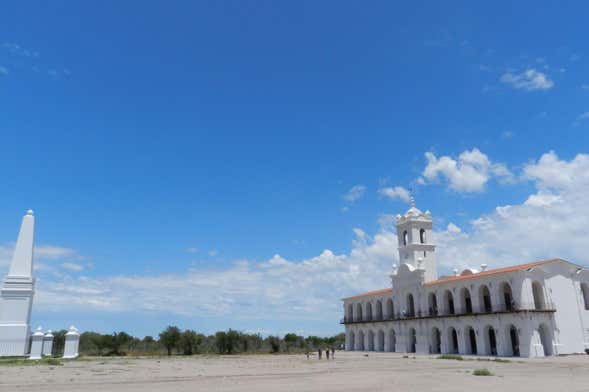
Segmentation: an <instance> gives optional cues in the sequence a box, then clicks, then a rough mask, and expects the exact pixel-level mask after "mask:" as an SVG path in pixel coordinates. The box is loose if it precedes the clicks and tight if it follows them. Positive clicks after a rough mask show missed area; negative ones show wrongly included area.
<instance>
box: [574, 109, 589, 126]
mask: <svg viewBox="0 0 589 392" xmlns="http://www.w3.org/2000/svg"><path fill="white" fill-rule="evenodd" d="M586 120H589V112H584V113H581V114H579V115H578V116H577V118H576V119H575V122H574V123H573V125H581V123H582V122H583V121H586Z"/></svg>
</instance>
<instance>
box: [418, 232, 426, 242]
mask: <svg viewBox="0 0 589 392" xmlns="http://www.w3.org/2000/svg"><path fill="white" fill-rule="evenodd" d="M425 240H426V238H425V229H420V230H419V242H421V243H422V244H425Z"/></svg>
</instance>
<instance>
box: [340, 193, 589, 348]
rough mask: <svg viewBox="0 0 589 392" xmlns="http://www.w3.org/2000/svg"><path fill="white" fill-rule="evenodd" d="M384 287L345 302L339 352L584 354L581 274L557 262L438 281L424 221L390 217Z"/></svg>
mask: <svg viewBox="0 0 589 392" xmlns="http://www.w3.org/2000/svg"><path fill="white" fill-rule="evenodd" d="M396 227H397V237H398V243H399V248H398V249H399V260H400V266H399V267H398V268H397V266H393V272H392V274H391V287H390V288H386V289H382V290H377V291H372V292H369V293H364V294H360V295H356V296H353V297H349V298H345V299H344V300H343V301H344V313H345V317H344V319H343V320H342V323H343V324H344V325H345V328H346V350H357V351H391V352H402V353H406V352H408V353H409V352H412V353H425V354H435V353H443V354H471V355H499V356H521V357H543V356H548V355H558V354H573V353H584V352H585V351H586V350H587V349H589V271H588V270H586V269H584V268H582V267H580V266H578V265H576V264H573V263H570V262H568V261H565V260H561V259H551V260H544V261H536V262H532V263H528V264H521V265H514V266H511V267H506V268H499V269H488V268H487V266H486V265H485V264H482V265H481V266H480V269H472V268H469V269H465V270H463V271H461V272H459V271H458V270H455V271H454V275H453V276H442V277H438V273H437V265H436V258H435V245H434V241H433V234H432V217H431V213H430V212H429V211H426V212H421V211H420V210H419V209H417V208H415V205H414V202H413V199H411V208H410V209H409V210H408V211H407V212H406V213H405V214H404V215H402V216H401V215H398V216H397V222H396Z"/></svg>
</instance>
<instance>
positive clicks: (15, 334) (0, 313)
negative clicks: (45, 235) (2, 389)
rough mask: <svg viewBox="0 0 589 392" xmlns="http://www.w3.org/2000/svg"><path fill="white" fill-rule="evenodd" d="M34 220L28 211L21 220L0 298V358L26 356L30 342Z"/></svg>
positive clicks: (33, 285) (33, 282) (31, 212)
mask: <svg viewBox="0 0 589 392" xmlns="http://www.w3.org/2000/svg"><path fill="white" fill-rule="evenodd" d="M34 242H35V217H34V216H33V211H32V210H29V211H27V214H26V215H25V216H24V217H23V219H22V225H21V227H20V232H19V234H18V240H17V241H16V246H15V248H14V256H13V258H12V263H11V264H10V270H9V272H8V275H7V276H6V279H4V283H3V285H2V290H1V296H0V356H25V355H27V351H28V347H29V339H30V320H31V307H32V305H33V294H34V291H35V290H34V288H35V280H34V279H33V244H34Z"/></svg>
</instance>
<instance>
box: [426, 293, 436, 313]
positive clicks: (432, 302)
mask: <svg viewBox="0 0 589 392" xmlns="http://www.w3.org/2000/svg"><path fill="white" fill-rule="evenodd" d="M428 305H429V315H430V316H437V315H438V299H437V298H436V293H429V295H428Z"/></svg>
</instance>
